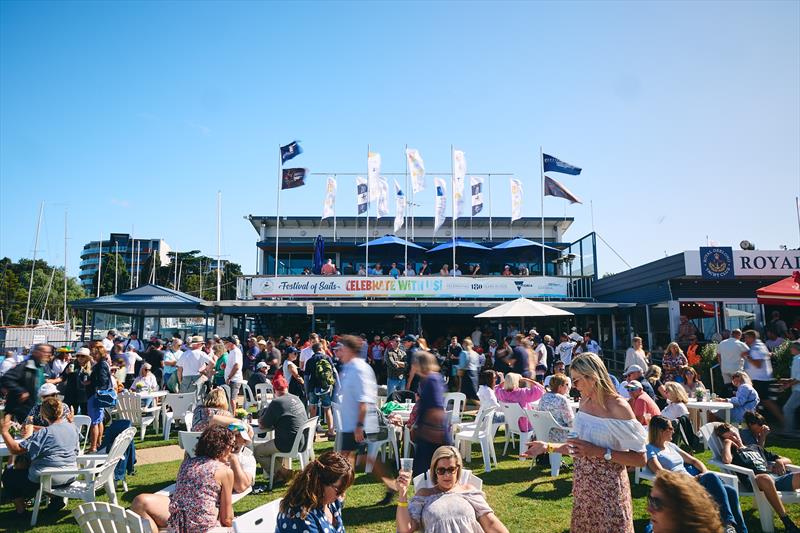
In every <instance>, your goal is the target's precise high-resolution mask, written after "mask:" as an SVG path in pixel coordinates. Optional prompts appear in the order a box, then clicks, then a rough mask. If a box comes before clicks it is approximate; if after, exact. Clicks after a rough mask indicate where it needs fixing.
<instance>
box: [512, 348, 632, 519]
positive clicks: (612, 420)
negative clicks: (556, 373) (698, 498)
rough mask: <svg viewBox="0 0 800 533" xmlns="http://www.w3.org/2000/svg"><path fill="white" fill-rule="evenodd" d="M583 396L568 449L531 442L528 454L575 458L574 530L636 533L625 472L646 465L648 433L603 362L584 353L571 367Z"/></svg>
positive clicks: (573, 491) (593, 355)
mask: <svg viewBox="0 0 800 533" xmlns="http://www.w3.org/2000/svg"><path fill="white" fill-rule="evenodd" d="M570 373H571V374H572V383H573V385H574V386H575V387H576V388H577V389H578V390H579V391H580V393H581V404H580V411H579V412H578V414H577V416H576V417H575V432H576V433H577V435H578V436H577V438H574V439H568V440H567V442H566V444H558V445H554V444H552V443H550V442H543V441H533V442H531V443H530V444H529V447H528V451H527V452H526V455H528V456H531V457H532V456H536V455H540V454H542V453H550V452H554V451H555V452H558V453H562V454H570V455H572V457H573V458H574V465H575V474H574V479H573V485H572V494H573V506H572V524H571V528H570V529H571V531H573V532H574V533H584V532H588V531H591V532H593V533H633V506H632V503H631V488H630V482H629V481H628V473H627V471H626V467H628V466H633V467H643V466H644V465H645V464H646V457H645V445H646V442H647V439H646V435H645V432H644V428H643V427H642V425H641V424H639V423H638V422H637V421H636V419H635V418H634V416H633V410H632V409H631V406H630V404H629V403H628V402H627V401H625V399H624V398H622V397H621V396H620V395H619V394H618V393H617V391H616V388H615V387H614V385H613V383H612V381H611V378H610V377H609V375H608V371H607V370H606V368H605V365H603V361H602V360H601V359H600V358H599V357H598V356H597V355H595V354H593V353H589V352H587V353H582V354H580V355H579V356H577V357H576V358H575V359H573V360H572V365H571V366H570Z"/></svg>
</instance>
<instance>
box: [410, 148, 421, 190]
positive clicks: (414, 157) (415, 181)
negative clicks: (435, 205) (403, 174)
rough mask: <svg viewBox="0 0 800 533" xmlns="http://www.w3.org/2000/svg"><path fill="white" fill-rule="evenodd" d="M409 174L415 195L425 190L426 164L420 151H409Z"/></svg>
mask: <svg viewBox="0 0 800 533" xmlns="http://www.w3.org/2000/svg"><path fill="white" fill-rule="evenodd" d="M406 160H407V161H408V173H409V174H411V190H412V191H414V194H417V193H418V192H420V191H422V190H424V189H425V162H424V161H423V160H422V156H420V155H419V150H414V149H411V148H409V149H407V150H406Z"/></svg>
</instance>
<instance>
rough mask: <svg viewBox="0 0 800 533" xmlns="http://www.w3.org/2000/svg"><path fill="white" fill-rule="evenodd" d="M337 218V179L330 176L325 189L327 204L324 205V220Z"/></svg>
mask: <svg viewBox="0 0 800 533" xmlns="http://www.w3.org/2000/svg"><path fill="white" fill-rule="evenodd" d="M335 216H336V178H334V177H333V176H328V183H327V185H326V187H325V202H324V203H323V204H322V220H325V219H326V218H329V217H335Z"/></svg>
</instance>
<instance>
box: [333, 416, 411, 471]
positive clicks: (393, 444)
mask: <svg viewBox="0 0 800 533" xmlns="http://www.w3.org/2000/svg"><path fill="white" fill-rule="evenodd" d="M337 427H338V426H337ZM339 433H341V432H340V431H337V432H336V436H337V437H338V436H339ZM387 448H389V450H390V451H391V452H392V454H394V462H395V466H396V467H397V469H398V470H400V447H399V446H398V445H397V432H396V431H395V430H394V426H393V425H392V424H389V427H388V434H387V436H386V439H384V440H381V441H375V442H370V443H368V445H367V457H369V458H370V459H372V461H374V460H375V459H377V458H378V453H379V452H380V454H381V461H383V462H384V463H385V462H386V449H387ZM372 461H367V466H366V467H365V468H364V471H365V472H367V473H369V472H372Z"/></svg>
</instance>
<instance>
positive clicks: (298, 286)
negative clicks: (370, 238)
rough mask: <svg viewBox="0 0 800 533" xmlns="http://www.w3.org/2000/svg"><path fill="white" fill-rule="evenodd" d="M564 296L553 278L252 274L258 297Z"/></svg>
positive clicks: (564, 286)
mask: <svg viewBox="0 0 800 533" xmlns="http://www.w3.org/2000/svg"><path fill="white" fill-rule="evenodd" d="M519 296H526V297H528V298H566V296H567V280H566V279H564V278H554V277H531V278H524V279H520V278H516V279H515V278H511V277H503V278H500V277H497V278H495V277H487V278H471V277H457V276H456V277H450V276H443V277H408V278H399V279H394V278H391V277H370V278H367V277H363V276H336V277H335V278H334V279H330V278H324V279H317V278H309V277H308V276H285V277H280V276H279V277H277V278H275V277H254V278H252V297H253V298H256V299H259V298H314V297H323V298H342V299H347V298H367V297H368V298H387V299H392V298H401V299H402V298H474V299H480V298H518V297H519Z"/></svg>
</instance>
